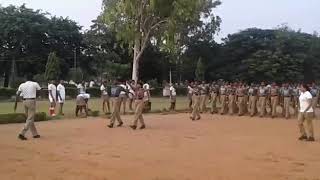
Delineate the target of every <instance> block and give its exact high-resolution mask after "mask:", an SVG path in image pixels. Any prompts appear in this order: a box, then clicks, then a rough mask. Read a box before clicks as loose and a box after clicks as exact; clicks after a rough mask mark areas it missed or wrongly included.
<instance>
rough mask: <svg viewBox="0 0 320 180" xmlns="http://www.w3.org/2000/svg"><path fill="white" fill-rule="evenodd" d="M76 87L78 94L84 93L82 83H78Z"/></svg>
mask: <svg viewBox="0 0 320 180" xmlns="http://www.w3.org/2000/svg"><path fill="white" fill-rule="evenodd" d="M77 89H79V93H80V94H84V93H86V91H85V90H84V87H83V86H82V84H78V86H77Z"/></svg>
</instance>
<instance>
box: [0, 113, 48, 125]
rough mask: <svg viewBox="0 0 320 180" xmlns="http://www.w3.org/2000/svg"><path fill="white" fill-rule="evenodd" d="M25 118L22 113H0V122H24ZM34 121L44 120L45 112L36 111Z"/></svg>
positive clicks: (45, 117)
mask: <svg viewBox="0 0 320 180" xmlns="http://www.w3.org/2000/svg"><path fill="white" fill-rule="evenodd" d="M26 119H27V116H26V114H24V113H10V114H0V124H11V123H25V122H26ZM34 120H35V121H37V122H38V121H46V120H47V114H46V113H44V112H40V113H36V115H35V117H34Z"/></svg>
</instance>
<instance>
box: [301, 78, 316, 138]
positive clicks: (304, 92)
mask: <svg viewBox="0 0 320 180" xmlns="http://www.w3.org/2000/svg"><path fill="white" fill-rule="evenodd" d="M299 105H300V112H299V115H298V125H299V130H300V134H301V136H300V137H299V140H307V141H314V132H313V123H312V120H313V118H314V109H313V108H312V95H311V93H310V89H309V87H308V86H307V85H305V84H303V85H301V95H300V96H299ZM304 122H306V129H307V130H306V129H305V127H304Z"/></svg>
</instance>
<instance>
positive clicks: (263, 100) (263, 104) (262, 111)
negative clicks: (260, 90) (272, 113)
mask: <svg viewBox="0 0 320 180" xmlns="http://www.w3.org/2000/svg"><path fill="white" fill-rule="evenodd" d="M258 104H259V109H260V117H263V116H264V115H265V114H266V97H264V96H261V97H259V102H258Z"/></svg>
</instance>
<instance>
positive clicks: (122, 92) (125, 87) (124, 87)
mask: <svg viewBox="0 0 320 180" xmlns="http://www.w3.org/2000/svg"><path fill="white" fill-rule="evenodd" d="M120 86H121V87H123V89H127V86H126V85H124V84H120ZM120 94H122V95H124V94H126V92H124V91H121V92H120Z"/></svg>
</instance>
